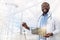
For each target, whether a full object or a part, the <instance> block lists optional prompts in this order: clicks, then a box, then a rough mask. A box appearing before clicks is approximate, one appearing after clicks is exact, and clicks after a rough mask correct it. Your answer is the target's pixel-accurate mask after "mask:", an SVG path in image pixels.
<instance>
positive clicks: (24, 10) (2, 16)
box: [0, 0, 60, 40]
mask: <svg viewBox="0 0 60 40" xmlns="http://www.w3.org/2000/svg"><path fill="white" fill-rule="evenodd" d="M44 1H46V2H48V3H49V4H50V5H51V8H50V11H51V12H52V13H53V14H54V16H55V17H57V18H60V15H59V13H60V11H59V9H60V5H59V4H60V0H0V40H17V39H19V40H20V37H21V35H20V31H21V30H20V29H21V23H22V22H26V23H27V24H28V26H30V27H36V26H37V19H38V17H39V15H40V14H41V3H42V2H44ZM59 20H60V19H59ZM28 32H29V31H28V30H27V31H26V32H25V33H26V34H28ZM23 33H24V32H23ZM29 33H30V32H29ZM27 37H28V36H27ZM29 37H30V35H29Z"/></svg>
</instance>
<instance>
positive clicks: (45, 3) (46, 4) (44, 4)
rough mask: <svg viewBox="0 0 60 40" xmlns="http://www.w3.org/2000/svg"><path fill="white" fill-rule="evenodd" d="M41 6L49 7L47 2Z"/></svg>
mask: <svg viewBox="0 0 60 40" xmlns="http://www.w3.org/2000/svg"><path fill="white" fill-rule="evenodd" d="M41 6H49V4H48V3H47V2H44V3H42V5H41Z"/></svg>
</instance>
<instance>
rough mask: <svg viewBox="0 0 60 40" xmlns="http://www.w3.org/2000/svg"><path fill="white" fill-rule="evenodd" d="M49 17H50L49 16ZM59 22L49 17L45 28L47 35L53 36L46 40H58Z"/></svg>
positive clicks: (59, 39)
mask: <svg viewBox="0 0 60 40" xmlns="http://www.w3.org/2000/svg"><path fill="white" fill-rule="evenodd" d="M49 16H50V15H49ZM59 24H60V22H59V20H58V19H56V18H54V17H52V15H51V17H49V18H48V21H47V24H46V25H45V26H46V30H47V33H53V36H51V37H49V38H47V40H60V38H59V37H60V34H59V32H60V30H59V29H60V28H59V27H60V25H59Z"/></svg>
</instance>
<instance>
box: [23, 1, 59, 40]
mask: <svg viewBox="0 0 60 40" xmlns="http://www.w3.org/2000/svg"><path fill="white" fill-rule="evenodd" d="M41 8H42V12H43V13H42V15H41V16H40V17H39V22H38V23H39V27H41V28H42V27H46V34H45V35H44V37H42V38H39V40H56V39H55V35H56V34H58V33H59V26H58V24H57V22H55V20H54V18H52V14H51V13H50V12H49V9H50V5H49V4H48V3H47V2H44V3H42V5H41ZM22 26H23V27H25V28H26V29H28V30H30V28H29V27H28V25H27V24H26V23H23V24H22Z"/></svg>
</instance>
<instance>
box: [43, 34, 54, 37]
mask: <svg viewBox="0 0 60 40" xmlns="http://www.w3.org/2000/svg"><path fill="white" fill-rule="evenodd" d="M50 36H53V33H47V34H46V35H45V36H44V37H46V38H48V37H50Z"/></svg>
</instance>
